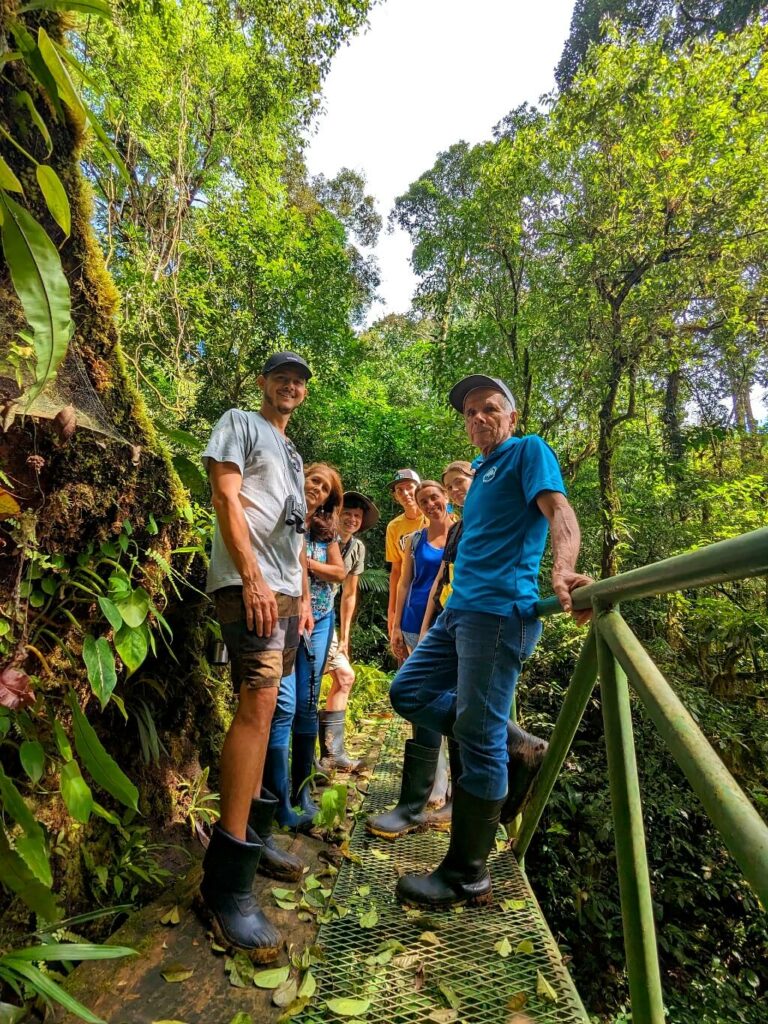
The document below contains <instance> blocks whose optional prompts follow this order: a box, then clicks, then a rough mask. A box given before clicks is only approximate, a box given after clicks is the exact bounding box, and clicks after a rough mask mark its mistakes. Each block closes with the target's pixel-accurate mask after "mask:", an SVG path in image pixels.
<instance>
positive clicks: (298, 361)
mask: <svg viewBox="0 0 768 1024" xmlns="http://www.w3.org/2000/svg"><path fill="white" fill-rule="evenodd" d="M282 366H292V367H293V369H294V370H298V371H299V372H300V373H301V374H302V375H303V376H304V379H305V380H309V378H310V377H311V376H312V371H311V370H310V368H309V366H308V365H307V361H306V359H302V357H301V356H300V355H299V354H298V352H274V353H273V354H272V355H271V356H270V357H269V359H268V360H267V361H266V363H264V369H263V370H262V371H261V372H262V373H263V374H264V376H265V377H266V376H267V374H268V373H272V372H273V370H278V369H280V367H282Z"/></svg>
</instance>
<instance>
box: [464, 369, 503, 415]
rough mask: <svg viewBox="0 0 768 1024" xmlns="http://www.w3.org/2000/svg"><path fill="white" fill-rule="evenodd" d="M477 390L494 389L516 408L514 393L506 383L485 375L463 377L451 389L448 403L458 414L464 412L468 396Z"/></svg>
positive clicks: (474, 374)
mask: <svg viewBox="0 0 768 1024" xmlns="http://www.w3.org/2000/svg"><path fill="white" fill-rule="evenodd" d="M476 388H493V390H494V391H498V392H500V393H501V394H502V395H504V397H505V398H506V399H507V401H508V402H509V403H510V404H511V406H512V408H513V409H514V408H516V406H515V399H514V397H513V395H512V392H511V391H510V390H509V388H508V387H507V385H506V384H505V383H504V381H503V380H500V379H499V378H498V377H489V376H487V375H486V374H485V373H471V374H470V375H469V376H468V377H463V378H462V379H461V380H460V381H459V383H458V384H454V385H453V387H452V388H451V390H450V393H449V395H448V401H449V402H450V404H451V405H452V406H453V408H454V409H456V411H457V412H464V402H465V401H466V399H467V395H468V394H469V393H470V391H474V390H475V389H476Z"/></svg>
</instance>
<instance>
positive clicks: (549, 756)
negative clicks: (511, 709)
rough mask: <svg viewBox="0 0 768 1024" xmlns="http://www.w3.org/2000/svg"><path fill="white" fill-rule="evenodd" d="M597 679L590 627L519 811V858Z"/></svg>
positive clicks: (516, 850) (550, 790) (535, 823)
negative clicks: (531, 787) (528, 795)
mask: <svg viewBox="0 0 768 1024" xmlns="http://www.w3.org/2000/svg"><path fill="white" fill-rule="evenodd" d="M596 678H597V655H596V652H595V630H594V627H592V628H591V629H590V631H589V634H588V635H587V638H586V640H585V641H584V646H583V647H582V649H581V654H580V655H579V660H578V661H577V662H576V667H575V669H574V670H573V676H572V677H571V682H570V684H569V686H568V690H567V691H566V694H565V699H564V700H563V706H562V708H561V709H560V714H559V715H558V716H557V721H556V722H555V728H554V729H553V730H552V736H551V738H550V740H549V750H547V753H546V755H545V757H544V762H543V764H542V766H541V769H540V770H539V774H538V777H537V779H536V785H535V787H534V790H533V795H532V796H531V799H530V801H529V803H528V806H527V808H526V809H525V813H524V814H523V821H522V825H521V826H520V832H519V834H518V836H517V839H516V840H515V854H516V856H517V859H518V860H520V861H522V858H523V857H524V856H525V852H526V850H527V849H528V847H529V845H530V842H531V839H532V837H533V834H534V832H535V831H536V828H537V826H538V824H539V819H540V818H541V815H542V812H543V810H544V808H545V806H546V804H547V801H548V800H549V797H550V794H551V792H552V789H553V788H554V785H555V783H556V782H557V777H558V775H559V774H560V769H561V768H562V767H563V762H564V761H565V759H566V757H567V756H568V751H569V750H570V749H571V744H572V743H573V737H574V736H575V735H576V730H577V729H578V728H579V724H580V723H581V719H582V718H583V717H584V711H585V709H586V707H587V703H588V702H589V698H590V696H591V695H592V690H593V689H594V687H595V679H596Z"/></svg>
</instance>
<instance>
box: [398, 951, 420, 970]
mask: <svg viewBox="0 0 768 1024" xmlns="http://www.w3.org/2000/svg"><path fill="white" fill-rule="evenodd" d="M419 964H421V955H420V954H419V953H403V954H402V956H396V957H393V958H392V965H393V966H394V967H403V968H405V969H407V968H409V967H416V966H418V965H419Z"/></svg>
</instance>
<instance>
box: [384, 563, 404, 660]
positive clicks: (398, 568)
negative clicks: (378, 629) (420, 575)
mask: <svg viewBox="0 0 768 1024" xmlns="http://www.w3.org/2000/svg"><path fill="white" fill-rule="evenodd" d="M402 571H403V560H402V557H401V558H400V560H399V561H397V562H393V563H392V568H391V569H390V572H389V605H388V607H387V633H388V634H389V638H390V640H391V639H392V627H393V626H394V624H395V606H396V604H397V588H398V585H399V583H400V574H401V573H402Z"/></svg>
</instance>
